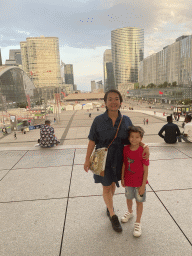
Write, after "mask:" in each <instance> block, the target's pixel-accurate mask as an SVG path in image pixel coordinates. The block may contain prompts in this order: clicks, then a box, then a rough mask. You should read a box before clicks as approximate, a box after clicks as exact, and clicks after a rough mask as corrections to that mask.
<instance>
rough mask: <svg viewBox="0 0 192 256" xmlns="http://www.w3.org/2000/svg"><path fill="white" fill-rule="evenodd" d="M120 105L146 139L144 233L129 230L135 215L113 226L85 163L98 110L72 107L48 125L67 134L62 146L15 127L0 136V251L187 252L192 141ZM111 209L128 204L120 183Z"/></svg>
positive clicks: (15, 254)
mask: <svg viewBox="0 0 192 256" xmlns="http://www.w3.org/2000/svg"><path fill="white" fill-rule="evenodd" d="M100 112H101V110H100ZM122 112H123V114H126V113H127V114H128V116H130V117H131V119H132V121H133V123H134V124H137V125H141V126H142V127H143V128H144V129H145V132H146V133H145V138H144V140H145V142H148V143H149V145H150V152H151V155H150V166H149V179H148V180H149V185H147V201H146V202H145V203H144V212H143V216H142V236H141V237H140V238H135V237H133V235H132V232H133V224H134V221H135V216H134V218H133V219H131V220H129V222H128V223H126V224H122V226H123V232H122V233H121V234H118V233H116V232H115V231H113V229H112V227H111V223H110V221H109V219H108V217H107V216H106V208H105V205H104V202H103V198H102V188H101V185H99V184H94V182H93V178H92V174H91V172H89V173H85V172H84V170H83V163H84V159H85V154H86V147H87V135H88V132H89V128H90V124H91V123H92V121H93V118H94V116H96V115H97V114H99V113H98V112H97V111H92V117H91V118H89V117H88V113H87V112H85V111H80V112H76V113H75V112H72V111H71V112H70V111H69V112H68V113H67V112H64V113H63V114H62V115H61V121H60V123H56V124H53V126H54V127H55V132H56V135H57V136H58V138H59V139H61V138H62V137H63V138H64V136H65V139H63V141H62V143H63V145H59V146H57V147H54V148H51V149H42V148H39V147H34V144H36V142H35V141H36V139H37V136H38V133H39V130H34V131H30V132H29V133H27V134H26V137H25V135H23V134H18V139H17V142H14V141H13V138H11V137H12V135H9V136H7V137H6V138H3V139H1V140H0V147H1V148H0V162H1V165H0V181H1V182H0V216H1V218H0V226H1V229H0V255H1V256H10V255H11V256H23V255H27V256H28V255H29V256H30V255H35V256H42V255H46V256H47V255H50V256H57V255H62V256H64V255H65V256H66V255H67V256H68V255H69V256H70V255H79V256H81V255H82V256H89V255H91V256H92V255H93V256H97V255H104V256H105V255H106V256H108V255H112V256H113V255H131V256H132V255H133V256H134V255H142V256H149V255H150V256H151V255H155V256H156V255H157V256H161V255H169V256H177V255H178V256H180V255H185V256H191V255H192V249H191V248H192V247H191V246H192V228H191V223H192V217H191V212H192V204H191V201H192V168H191V166H192V160H191V159H192V150H191V144H187V143H176V144H174V145H167V144H165V143H164V142H163V140H162V139H161V138H160V137H159V136H158V135H157V131H159V129H160V128H161V127H162V125H163V124H164V123H165V119H163V117H162V118H161V117H155V116H153V115H151V116H149V115H148V114H147V113H139V112H138V111H137V113H136V112H134V111H132V112H131V111H126V110H122ZM73 114H75V115H74V116H73V119H72V120H71V117H72V115H73ZM144 116H148V118H149V124H148V126H147V125H145V126H144V124H143V117H144ZM50 119H53V118H52V117H51V116H50ZM70 121H71V123H70V126H69V122H70ZM180 124H181V123H180ZM66 129H68V130H66ZM64 133H65V134H64ZM159 139H160V140H159ZM157 140H159V141H157ZM152 142H153V143H152ZM155 142H156V143H155ZM114 208H115V212H116V214H117V215H118V216H119V217H121V216H123V215H124V212H125V211H126V210H127V208H126V203H125V196H124V189H123V188H122V187H121V188H117V190H116V194H115V196H114ZM134 213H135V202H134Z"/></svg>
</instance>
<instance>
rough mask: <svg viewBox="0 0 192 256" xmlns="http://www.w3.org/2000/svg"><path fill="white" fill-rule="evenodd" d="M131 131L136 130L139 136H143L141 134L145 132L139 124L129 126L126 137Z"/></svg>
mask: <svg viewBox="0 0 192 256" xmlns="http://www.w3.org/2000/svg"><path fill="white" fill-rule="evenodd" d="M132 132H138V133H139V134H140V136H141V138H143V135H144V133H145V132H144V130H143V128H142V127H141V126H129V130H128V138H129V137H130V134H131V133H132Z"/></svg>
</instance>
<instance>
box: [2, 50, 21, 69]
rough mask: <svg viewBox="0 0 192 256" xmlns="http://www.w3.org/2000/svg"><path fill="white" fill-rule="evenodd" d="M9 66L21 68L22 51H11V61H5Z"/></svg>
mask: <svg viewBox="0 0 192 256" xmlns="http://www.w3.org/2000/svg"><path fill="white" fill-rule="evenodd" d="M5 65H7V66H19V65H22V61H21V50H20V49H18V50H15V49H14V50H9V59H8V60H6V61H5Z"/></svg>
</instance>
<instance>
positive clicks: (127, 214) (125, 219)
mask: <svg viewBox="0 0 192 256" xmlns="http://www.w3.org/2000/svg"><path fill="white" fill-rule="evenodd" d="M132 217H133V212H132V213H130V212H126V213H125V215H124V216H123V217H122V218H121V221H122V222H127V221H128V220H129V219H130V218H132Z"/></svg>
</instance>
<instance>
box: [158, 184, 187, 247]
mask: <svg viewBox="0 0 192 256" xmlns="http://www.w3.org/2000/svg"><path fill="white" fill-rule="evenodd" d="M157 195H158V196H159V198H160V199H161V200H162V202H163V204H164V205H165V206H166V208H167V209H168V211H169V212H170V213H171V215H172V216H173V218H174V219H175V220H176V222H177V223H178V225H179V226H180V228H181V229H182V230H183V232H184V233H185V235H186V236H187V237H188V239H189V240H190V242H191V243H192V216H191V212H192V204H191V202H192V188H191V190H188V189H186V190H180V191H178V190H175V191H161V192H157Z"/></svg>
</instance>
